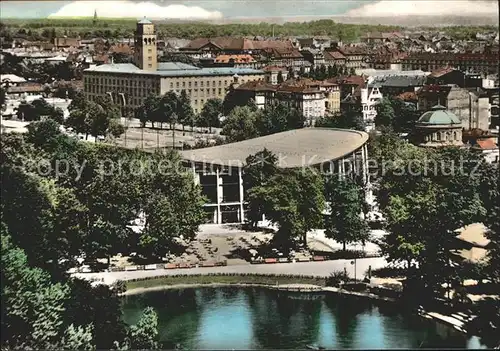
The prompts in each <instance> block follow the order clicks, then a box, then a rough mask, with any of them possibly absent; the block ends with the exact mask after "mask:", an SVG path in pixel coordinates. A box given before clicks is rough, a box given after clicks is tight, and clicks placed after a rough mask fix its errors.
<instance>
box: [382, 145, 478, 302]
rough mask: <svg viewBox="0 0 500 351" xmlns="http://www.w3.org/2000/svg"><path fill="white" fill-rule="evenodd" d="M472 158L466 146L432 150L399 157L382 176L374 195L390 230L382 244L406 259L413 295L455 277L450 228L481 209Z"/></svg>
mask: <svg viewBox="0 0 500 351" xmlns="http://www.w3.org/2000/svg"><path fill="white" fill-rule="evenodd" d="M477 162H480V159H479V158H478V156H477V155H475V154H473V153H471V152H470V151H467V150H461V149H458V148H444V149H440V150H436V151H432V150H431V151H426V158H424V159H415V158H411V159H407V160H400V161H399V162H398V163H396V164H394V165H392V167H389V169H388V170H386V172H385V174H384V176H383V178H382V181H381V183H380V190H379V194H378V200H379V203H380V206H381V209H382V211H383V213H384V216H385V217H386V219H387V225H388V230H389V234H388V235H387V236H386V237H384V240H383V242H382V243H381V248H382V251H383V252H384V253H385V254H387V255H388V260H390V261H397V262H405V263H406V267H407V268H408V272H407V275H408V277H409V279H408V284H410V283H411V284H414V285H413V286H411V288H408V289H409V290H408V291H411V292H413V293H415V294H416V296H418V294H422V295H421V297H425V296H429V295H432V294H435V293H439V292H440V291H441V284H442V283H445V282H446V283H448V284H450V283H452V282H454V281H455V282H457V279H459V277H458V276H457V272H456V270H455V268H454V267H453V266H452V265H451V264H450V262H451V259H452V256H451V255H452V254H451V252H450V250H451V249H452V248H453V240H454V238H455V236H456V233H455V230H456V229H458V228H460V227H463V226H465V225H467V224H471V223H474V222H476V221H478V220H480V218H481V216H483V215H484V207H483V205H482V202H481V199H480V195H479V185H480V181H479V175H478V174H476V172H475V171H474V168H475V167H476V165H477ZM433 165H437V166H436V167H433ZM457 165H459V166H457ZM429 167H431V168H429ZM414 263H416V265H415V264H414ZM417 267H418V268H417Z"/></svg>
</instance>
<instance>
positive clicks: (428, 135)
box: [412, 105, 463, 147]
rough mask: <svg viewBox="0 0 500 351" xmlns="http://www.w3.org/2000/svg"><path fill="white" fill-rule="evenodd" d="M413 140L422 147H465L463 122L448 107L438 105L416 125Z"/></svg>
mask: <svg viewBox="0 0 500 351" xmlns="http://www.w3.org/2000/svg"><path fill="white" fill-rule="evenodd" d="M412 139H413V142H414V143H415V144H416V145H418V146H422V147H442V146H463V142H462V122H461V121H460V119H459V118H458V117H457V116H456V115H455V114H453V113H452V112H451V111H448V110H447V109H446V107H444V106H441V105H436V106H434V107H432V108H431V110H430V111H427V112H425V113H424V114H423V115H422V116H421V117H420V118H419V120H418V121H417V122H416V123H415V130H414V132H413V135H412Z"/></svg>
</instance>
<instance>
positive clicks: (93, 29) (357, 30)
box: [0, 18, 498, 42]
mask: <svg viewBox="0 0 500 351" xmlns="http://www.w3.org/2000/svg"><path fill="white" fill-rule="evenodd" d="M135 23H136V20H135V19H109V18H106V19H98V20H97V22H96V23H94V22H93V19H92V18H75V19H71V20H69V19H32V20H28V19H5V20H2V23H1V25H0V34H1V36H7V37H8V36H16V35H25V36H28V37H31V38H33V39H41V38H50V37H52V35H54V34H55V35H57V36H62V35H67V36H70V37H75V36H80V37H81V38H83V39H91V38H95V37H100V38H121V37H131V36H133V31H134V30H135ZM155 24H156V27H157V31H158V34H159V37H160V38H163V37H178V38H188V39H194V38H198V37H217V36H271V35H272V33H273V31H274V35H275V36H278V37H280V36H281V37H282V36H320V35H324V36H330V37H332V38H333V39H337V40H342V41H344V42H349V41H354V40H357V39H359V38H360V37H361V36H363V35H364V34H365V33H367V32H390V31H397V30H402V28H401V27H398V26H382V25H358V24H345V23H336V22H334V21H332V20H327V19H322V20H318V21H310V22H287V23H284V24H272V23H258V24H250V23H232V24H211V23H203V22H187V23H186V22H169V23H161V22H159V23H155ZM427 29H429V28H427ZM429 30H432V29H429ZM436 30H437V29H436ZM494 30H498V28H495V27H492V26H483V27H478V26H474V27H469V26H454V27H443V28H439V31H443V32H445V33H446V34H447V35H450V36H451V37H453V38H455V39H474V38H475V35H476V33H477V32H482V31H494Z"/></svg>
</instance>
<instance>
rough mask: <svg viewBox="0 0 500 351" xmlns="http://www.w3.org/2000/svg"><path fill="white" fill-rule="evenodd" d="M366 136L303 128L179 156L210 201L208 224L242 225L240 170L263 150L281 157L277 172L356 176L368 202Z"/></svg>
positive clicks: (241, 178) (241, 175) (340, 130)
mask: <svg viewBox="0 0 500 351" xmlns="http://www.w3.org/2000/svg"><path fill="white" fill-rule="evenodd" d="M367 141H368V134H367V133H365V132H359V131H354V130H342V129H329V128H303V129H295V130H290V131H286V132H282V133H276V134H271V135H267V136H263V137H259V138H255V139H249V140H245V141H241V142H237V143H231V144H224V145H220V146H214V147H209V148H204V149H197V150H189V151H182V152H181V156H182V158H183V160H184V165H185V166H186V167H187V168H191V169H192V171H193V174H194V178H195V182H196V183H197V184H199V185H200V186H201V188H202V192H203V194H204V196H205V197H206V198H207V199H208V202H207V203H206V204H205V211H206V213H207V221H208V222H211V223H219V224H220V223H243V222H244V221H245V211H246V209H245V207H246V201H245V195H244V194H245V191H244V190H245V189H244V187H243V171H242V169H243V166H244V164H245V160H246V158H247V157H248V156H249V155H252V154H256V153H257V152H259V151H262V150H263V149H264V148H266V149H268V150H269V151H271V152H272V153H274V154H275V155H276V156H278V157H279V159H278V164H277V166H278V167H280V168H304V167H311V168H313V169H315V170H319V171H320V172H325V173H331V174H336V175H338V176H339V177H353V176H354V175H357V176H360V177H361V178H362V179H363V183H364V185H365V187H366V188H367V190H368V194H367V201H368V202H372V201H373V199H372V196H371V194H370V191H369V190H370V178H369V172H368V161H367V160H368V150H367V145H366V143H367Z"/></svg>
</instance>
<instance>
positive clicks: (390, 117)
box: [375, 98, 395, 129]
mask: <svg viewBox="0 0 500 351" xmlns="http://www.w3.org/2000/svg"><path fill="white" fill-rule="evenodd" d="M376 109H377V115H376V116H375V126H376V127H377V128H383V129H392V126H393V125H394V119H395V113H394V108H393V107H392V105H391V101H390V100H389V99H388V98H383V99H382V100H380V101H379V103H378V104H377V105H376Z"/></svg>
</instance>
